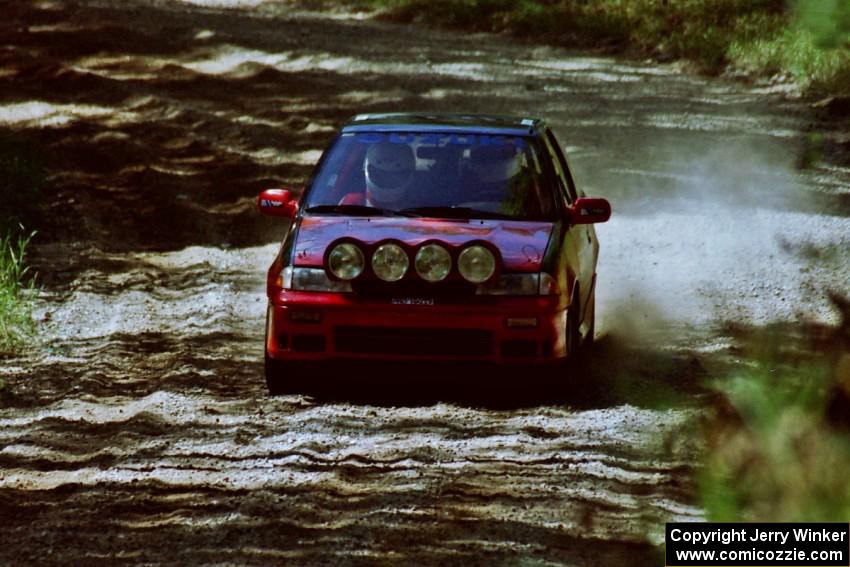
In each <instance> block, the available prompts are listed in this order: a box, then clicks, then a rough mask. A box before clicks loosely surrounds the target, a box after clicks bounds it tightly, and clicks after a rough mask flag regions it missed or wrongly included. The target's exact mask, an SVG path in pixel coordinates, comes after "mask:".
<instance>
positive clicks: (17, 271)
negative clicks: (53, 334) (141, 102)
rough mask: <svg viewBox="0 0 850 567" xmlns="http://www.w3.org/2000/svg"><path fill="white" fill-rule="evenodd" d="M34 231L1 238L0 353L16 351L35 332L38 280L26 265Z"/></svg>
mask: <svg viewBox="0 0 850 567" xmlns="http://www.w3.org/2000/svg"><path fill="white" fill-rule="evenodd" d="M33 236H34V233H30V234H28V235H24V234H6V235H5V236H2V237H0V354H4V353H10V352H14V351H16V350H17V349H19V348H20V347H21V346H23V345H24V344H25V342H26V341H27V340H28V339H30V338H32V337H33V335H34V334H35V330H36V329H35V323H34V321H33V318H32V297H33V295H34V291H35V283H34V281H33V280H32V278H28V275H29V268H28V267H27V266H26V265H25V264H24V259H25V257H26V248H27V245H28V244H29V242H30V240H31V239H32V237H33Z"/></svg>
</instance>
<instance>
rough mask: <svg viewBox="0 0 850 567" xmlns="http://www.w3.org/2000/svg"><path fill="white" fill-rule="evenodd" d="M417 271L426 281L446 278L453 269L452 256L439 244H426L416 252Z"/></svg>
mask: <svg viewBox="0 0 850 567" xmlns="http://www.w3.org/2000/svg"><path fill="white" fill-rule="evenodd" d="M414 266H415V267H416V273H417V274H419V277H420V278H422V279H423V280H425V281H426V282H432V283H433V282H439V281H442V280H444V279H446V276H448V275H449V272H450V271H451V270H452V256H451V254H449V251H448V250H446V249H445V248H443V247H442V246H440V245H439V244H426V245H425V246H423V247H422V248H420V249H419V252H417V253H416V261H415V263H414Z"/></svg>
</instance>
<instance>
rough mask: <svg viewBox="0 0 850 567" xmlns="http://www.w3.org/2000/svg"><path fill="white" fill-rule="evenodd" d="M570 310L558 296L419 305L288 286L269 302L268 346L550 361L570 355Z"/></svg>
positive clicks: (342, 354)
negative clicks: (303, 289) (561, 304)
mask: <svg viewBox="0 0 850 567" xmlns="http://www.w3.org/2000/svg"><path fill="white" fill-rule="evenodd" d="M415 301H416V300H413V303H415ZM566 313H567V312H566V309H565V308H564V307H563V306H559V305H558V298H557V297H486V298H481V297H478V296H477V297H475V298H471V299H470V301H469V302H467V303H451V304H440V303H437V304H434V305H422V304H419V305H417V304H410V303H408V304H393V303H392V302H391V301H390V300H387V301H378V300H370V301H362V300H358V299H357V298H356V297H354V296H352V295H350V294H336V293H312V292H293V291H285V292H282V293H280V294H279V295H278V296H276V297H275V298H273V301H270V303H269V307H268V321H267V329H266V352H267V354H268V356H269V357H270V358H272V359H275V360H292V361H295V360H299V361H321V360H350V359H360V360H397V361H404V360H430V361H439V360H452V361H456V360H465V361H492V362H503V361H504V362H519V361H521V362H523V363H545V362H551V361H553V360H556V359H560V358H563V357H564V356H565V355H566V346H565V345H566V341H565V329H566ZM532 322H534V323H535V324H534V326H529V325H531V324H532ZM518 324H519V325H523V326H516V325H518Z"/></svg>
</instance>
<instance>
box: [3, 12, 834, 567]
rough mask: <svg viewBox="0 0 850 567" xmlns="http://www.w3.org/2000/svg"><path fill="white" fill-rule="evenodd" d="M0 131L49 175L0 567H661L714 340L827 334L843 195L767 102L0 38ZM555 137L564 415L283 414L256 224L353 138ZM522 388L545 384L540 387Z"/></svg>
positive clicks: (467, 62)
mask: <svg viewBox="0 0 850 567" xmlns="http://www.w3.org/2000/svg"><path fill="white" fill-rule="evenodd" d="M5 13H6V16H5V21H4V23H3V24H2V28H0V34H2V37H3V41H2V44H3V49H2V51H0V127H2V128H3V129H4V130H6V129H7V130H9V131H11V132H13V133H14V134H15V135H18V136H22V137H25V138H26V139H29V140H32V141H35V142H37V143H38V144H39V145H40V146H41V147H42V148H44V150H45V155H46V159H47V161H48V164H49V166H50V170H51V174H52V177H51V188H50V189H49V190H48V191H47V193H46V194H45V196H44V201H43V203H41V208H42V210H43V211H44V213H43V214H44V217H43V220H42V222H41V226H40V227H39V229H40V231H41V232H40V236H39V238H38V239H37V242H36V244H35V246H34V248H33V250H32V259H33V262H34V265H35V267H36V268H37V269H38V271H39V273H40V278H41V279H40V281H41V284H42V286H43V291H42V292H41V294H40V296H39V299H38V303H37V309H36V315H37V317H38V318H39V320H40V321H41V322H42V335H41V337H40V339H39V340H38V344H37V345H35V346H34V348H33V349H32V350H30V351H28V352H26V353H24V354H23V355H20V356H17V357H12V358H7V359H4V360H2V361H0V374H2V376H3V379H4V380H5V382H6V388H5V389H3V390H2V391H0V517H2V527H0V562H2V563H4V564H10V563H40V564H49V563H80V562H84V561H86V562H87V561H91V560H107V561H109V562H115V563H119V562H133V563H136V562H142V563H169V564H175V563H178V564H182V563H212V564H229V563H239V564H242V563H247V564H270V563H272V564H274V563H292V564H299V565H308V564H374V563H376V562H378V563H382V564H385V563H389V564H392V563H397V564H411V563H419V564H445V563H463V564H488V565H489V564H492V563H493V562H501V563H510V564H523V565H526V564H558V565H650V564H653V563H654V562H656V560H657V558H658V555H657V553H658V552H657V551H656V548H655V545H657V544H658V543H659V542H660V541H661V540H662V538H663V523H664V522H665V521H668V520H695V519H700V518H702V517H703V512H702V510H701V508H700V506H699V499H698V494H697V489H696V483H695V480H694V472H695V468H694V467H695V466H696V465H697V463H698V462H699V458H700V443H699V432H698V425H697V422H698V416H699V413H700V407H701V405H702V401H701V400H702V399H703V394H702V393H701V389H700V387H699V383H700V381H701V380H703V379H704V378H706V377H709V376H711V375H712V374H713V373H715V372H719V371H720V369H722V368H726V367H728V365H730V364H735V361H736V357H738V356H739V353H740V348H739V345H737V344H736V342H735V341H736V340H735V339H734V338H733V337H732V335H731V334H730V333H729V332H728V329H729V328H730V327H729V324H730V322H731V323H735V324H736V325H744V326H761V325H766V324H770V323H775V322H780V323H782V322H784V323H793V322H796V321H800V320H816V321H823V322H829V321H830V320H832V318H834V315H833V314H832V312H831V311H830V308H829V305H828V303H827V302H826V301H825V300H824V299H823V298H822V297H823V296H822V293H821V292H822V291H823V290H825V289H830V288H832V289H846V284H847V281H848V265H850V258H848V256H850V220H848V217H850V199H848V196H849V195H850V190H848V187H850V170H848V169H846V168H842V167H840V166H837V165H829V164H821V165H818V166H816V167H813V168H809V169H806V170H799V169H798V167H797V163H798V160H799V156H800V154H801V151H803V150H804V149H805V148H804V146H805V143H806V133H807V132H808V131H809V130H810V129H811V128H812V123H813V121H816V117H813V116H812V114H811V112H810V109H809V108H808V107H807V106H806V105H805V104H803V103H801V102H799V101H797V100H795V98H794V96H793V93H791V92H790V91H789V89H788V88H787V87H785V86H783V85H782V84H776V85H770V84H766V85H745V84H740V83H738V84H734V83H729V82H723V81H720V80H710V79H704V78H698V77H694V76H690V75H687V74H683V73H680V72H679V71H677V69H676V68H674V67H671V66H661V65H657V64H652V63H646V64H644V63H637V62H623V61H618V60H614V59H611V58H607V57H603V56H594V55H587V54H581V53H571V52H567V51H563V50H560V49H555V48H549V47H540V46H535V45H528V44H519V43H516V42H512V41H511V40H509V39H507V38H503V37H493V36H486V35H470V34H459V33H450V32H439V31H430V30H425V29H419V28H408V27H401V26H395V25H391V24H383V23H377V22H375V21H372V20H370V19H368V18H364V17H359V16H358V15H357V14H354V15H352V14H335V13H314V12H310V11H308V10H305V9H302V8H300V7H299V6H298V5H295V4H291V3H286V2H275V1H267V2H263V1H261V0H252V1H243V2H227V1H224V0H221V1H216V2H201V1H193V2H176V1H165V0H159V1H154V0H152V1H148V2H140V1H136V0H126V1H125V0H122V1H120V2H119V1H117V0H116V1H114V2H109V1H95V0H84V1H76V2H70V1H68V2H65V1H42V2H28V3H24V2H21V3H15V2H13V3H12V4H11V5H8V4H7V6H6V9H5ZM400 109H405V110H423V111H427V110H453V111H456V110H463V111H470V112H486V113H502V112H506V113H512V114H518V115H532V116H538V115H539V116H545V117H548V118H549V119H550V120H551V121H552V122H553V123H554V125H555V127H556V131H557V132H558V133H559V135H560V137H561V138H562V140H563V141H564V143H565V144H566V145H567V149H568V152H569V155H570V156H571V159H572V164H573V167H574V168H575V170H576V172H577V176H578V178H579V181H581V182H582V183H583V184H584V185H585V186H586V187H588V188H589V191H588V192H590V193H593V194H597V195H601V196H605V197H607V198H609V199H610V200H611V201H612V202H613V205H614V208H615V216H614V218H613V219H612V221H611V222H610V223H609V224H607V225H604V226H601V227H600V229H599V231H598V232H599V234H600V240H601V242H602V247H603V249H602V258H601V261H600V270H599V274H600V275H599V278H600V287H599V292H598V304H599V325H598V333H599V334H598V337H597V339H598V340H597V346H596V347H595V350H594V352H593V353H592V357H593V361H594V362H593V364H592V365H591V366H590V368H588V369H587V370H586V373H585V375H584V376H582V377H580V379H578V380H576V381H575V382H574V383H573V385H571V386H569V387H567V388H565V389H564V390H565V391H560V392H557V393H556V392H550V391H547V390H542V389H539V388H535V387H534V386H533V384H532V386H531V387H529V385H528V383H527V381H526V380H525V378H527V376H523V378H524V380H523V381H522V383H521V385H519V386H518V385H517V384H516V382H514V381H511V380H510V379H509V380H500V381H497V380H496V379H495V377H493V376H487V375H484V376H475V377H470V376H465V375H454V376H449V377H447V378H444V379H443V380H441V381H439V382H432V381H429V380H416V381H414V382H411V383H408V381H407V380H406V378H405V377H398V378H397V380H395V381H394V382H392V383H390V384H383V385H375V384H368V383H366V384H364V383H362V382H360V381H359V380H358V379H357V378H358V377H356V376H341V377H340V384H339V387H338V388H335V389H334V395H332V396H329V397H320V398H313V397H308V396H289V397H282V398H277V399H272V398H269V397H268V396H267V395H266V391H265V386H264V383H263V378H262V346H261V342H262V333H263V315H264V310H265V297H264V289H263V285H264V272H265V269H266V268H267V266H268V264H269V263H270V262H271V260H272V258H273V256H274V254H275V251H276V246H277V245H278V242H279V240H280V238H281V237H282V235H283V228H282V226H281V225H280V224H279V223H275V222H272V221H270V220H268V219H262V218H259V217H258V216H257V215H256V214H255V212H254V210H253V199H254V196H255V195H256V192H257V191H258V190H260V189H262V188H266V187H269V186H283V185H285V186H292V187H299V186H300V184H302V183H303V182H304V180H305V179H306V177H307V175H308V174H309V171H310V168H311V165H312V164H313V163H314V162H315V160H316V159H317V157H318V156H319V153H320V151H321V149H322V147H323V146H324V145H325V144H326V143H327V142H328V140H329V139H330V137H331V136H332V134H333V132H334V130H335V128H336V127H338V126H339V125H340V124H341V123H342V122H343V121H344V120H345V119H347V118H348V117H349V116H351V115H352V114H355V113H359V112H370V111H387V110H400ZM526 374H527V373H526Z"/></svg>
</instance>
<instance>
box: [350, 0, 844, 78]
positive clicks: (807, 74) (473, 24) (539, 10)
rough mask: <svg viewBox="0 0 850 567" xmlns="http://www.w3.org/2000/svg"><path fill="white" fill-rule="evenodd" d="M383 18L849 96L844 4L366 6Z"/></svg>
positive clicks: (619, 1)
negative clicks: (784, 79) (786, 79)
mask: <svg viewBox="0 0 850 567" xmlns="http://www.w3.org/2000/svg"><path fill="white" fill-rule="evenodd" d="M365 1H366V2H367V3H369V4H373V5H379V6H381V7H383V8H386V10H387V11H386V14H385V17H387V18H389V19H392V20H395V21H402V22H411V21H423V22H426V23H433V24H437V25H443V26H449V27H458V28H463V29H469V30H475V31H492V32H508V33H512V34H515V35H518V36H523V37H533V38H536V39H540V40H543V41H547V42H550V43H555V44H559V45H567V46H582V47H600V46H601V47H609V48H611V49H615V50H622V51H630V50H631V51H636V52H638V53H641V54H645V55H651V56H655V57H658V58H661V59H674V58H684V59H688V60H691V61H693V62H695V63H697V64H698V65H699V66H700V67H701V68H702V70H703V71H707V72H715V73H716V72H720V71H722V70H724V69H726V67H727V66H730V65H731V67H732V68H735V69H741V70H746V71H748V72H750V73H754V74H757V75H762V76H773V75H776V74H780V75H787V76H790V77H793V79H794V80H795V81H796V82H797V83H798V84H800V85H801V86H802V87H803V88H805V89H810V90H812V91H815V92H826V93H844V94H848V93H850V2H848V1H847V0H787V1H786V0H675V1H671V0H365Z"/></svg>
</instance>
